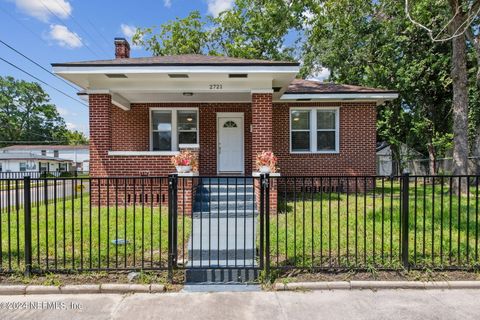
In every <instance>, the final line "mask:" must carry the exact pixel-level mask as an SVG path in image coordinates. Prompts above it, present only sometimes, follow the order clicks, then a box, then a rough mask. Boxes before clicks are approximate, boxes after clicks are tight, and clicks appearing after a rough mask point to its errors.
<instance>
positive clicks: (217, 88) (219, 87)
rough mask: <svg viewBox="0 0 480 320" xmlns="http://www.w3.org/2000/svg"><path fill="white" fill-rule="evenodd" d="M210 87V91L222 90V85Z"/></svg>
mask: <svg viewBox="0 0 480 320" xmlns="http://www.w3.org/2000/svg"><path fill="white" fill-rule="evenodd" d="M209 86H210V90H221V89H222V85H221V84H211V85H209Z"/></svg>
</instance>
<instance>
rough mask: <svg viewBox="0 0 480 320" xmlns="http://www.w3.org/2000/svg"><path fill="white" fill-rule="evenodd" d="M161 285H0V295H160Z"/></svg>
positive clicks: (162, 286) (163, 289)
mask: <svg viewBox="0 0 480 320" xmlns="http://www.w3.org/2000/svg"><path fill="white" fill-rule="evenodd" d="M164 291H165V286H164V285H163V284H120V283H105V284H82V285H65V286H59V287H57V286H41V285H0V295H24V294H95V293H116V294H126V293H162V292H164Z"/></svg>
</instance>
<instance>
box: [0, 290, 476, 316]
mask: <svg viewBox="0 0 480 320" xmlns="http://www.w3.org/2000/svg"><path fill="white" fill-rule="evenodd" d="M478 301H480V290H468V289H466V290H444V291H443V290H381V291H378V292H374V291H371V290H352V291H349V290H337V291H311V292H220V293H160V294H133V295H117V294H96V295H43V296H40V295H29V296H0V319H5V320H6V319H38V320H41V319H68V320H71V319H142V320H143V319H172V320H173V319H192V320H194V319H215V320H218V319H225V320H233V319H262V320H265V319H301V320H308V319H312V320H314V319H355V320H357V319H422V320H423V319H464V320H465V319H478V317H479V314H480V304H479V303H478ZM31 302H34V303H35V304H30V305H29V304H28V303H31ZM7 303H8V304H7ZM12 303H13V304H12ZM15 303H17V304H15ZM39 305H40V306H42V308H43V310H38V308H37V310H35V309H32V307H34V306H36V307H39ZM7 307H10V308H14V309H17V310H6V308H7ZM55 308H56V309H55Z"/></svg>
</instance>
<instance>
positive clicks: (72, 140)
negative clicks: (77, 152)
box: [65, 130, 89, 145]
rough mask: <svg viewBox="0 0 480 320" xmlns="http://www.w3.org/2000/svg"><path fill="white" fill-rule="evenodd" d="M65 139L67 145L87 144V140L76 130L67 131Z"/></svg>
mask: <svg viewBox="0 0 480 320" xmlns="http://www.w3.org/2000/svg"><path fill="white" fill-rule="evenodd" d="M65 138H66V140H67V143H68V144H69V145H84V144H88V142H89V141H88V138H87V137H86V136H85V134H83V132H80V131H78V130H67V132H66V134H65Z"/></svg>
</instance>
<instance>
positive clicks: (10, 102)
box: [0, 76, 88, 145]
mask: <svg viewBox="0 0 480 320" xmlns="http://www.w3.org/2000/svg"><path fill="white" fill-rule="evenodd" d="M0 123H2V130H0V141H1V142H0V145H8V144H12V143H16V142H19V141H28V142H37V141H38V142H41V143H43V142H44V143H52V142H53V143H71V144H74V143H79V142H80V143H85V142H88V140H87V138H86V137H85V136H84V135H83V134H82V133H81V132H78V131H69V130H68V129H67V128H66V125H65V121H64V120H63V118H62V117H61V116H60V114H59V113H58V111H57V108H56V107H55V105H54V104H52V103H51V102H50V97H49V96H48V94H47V93H45V91H43V89H42V87H41V86H40V85H39V84H38V83H35V82H27V81H24V80H16V79H14V78H13V77H9V76H7V77H1V76H0Z"/></svg>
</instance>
